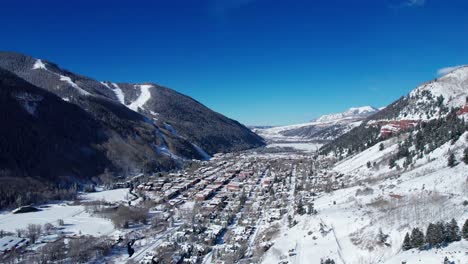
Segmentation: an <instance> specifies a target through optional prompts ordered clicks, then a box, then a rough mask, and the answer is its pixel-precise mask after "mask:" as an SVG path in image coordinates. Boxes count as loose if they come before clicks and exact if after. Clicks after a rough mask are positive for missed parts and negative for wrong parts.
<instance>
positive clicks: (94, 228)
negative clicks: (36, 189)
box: [0, 203, 114, 236]
mask: <svg viewBox="0 0 468 264" xmlns="http://www.w3.org/2000/svg"><path fill="white" fill-rule="evenodd" d="M40 209H41V211H39V212H34V213H24V214H13V213H4V214H1V215H0V230H5V231H10V232H15V230H16V229H24V228H26V227H27V226H28V225H29V224H39V225H44V224H46V223H51V224H53V225H54V226H58V224H57V221H58V220H59V219H63V221H64V223H65V226H63V228H64V229H63V232H64V233H65V234H69V235H72V234H79V233H81V234H88V235H95V236H101V235H108V234H111V233H112V232H113V231H114V226H113V225H112V223H111V222H110V221H109V220H107V219H103V218H99V217H95V216H91V215H90V214H88V213H87V212H85V207H84V206H81V205H78V206H73V205H67V204H64V203H62V204H51V205H47V206H46V207H41V208H40Z"/></svg>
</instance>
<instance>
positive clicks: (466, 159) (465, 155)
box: [463, 147, 468, 164]
mask: <svg viewBox="0 0 468 264" xmlns="http://www.w3.org/2000/svg"><path fill="white" fill-rule="evenodd" d="M463 162H465V164H468V147H466V148H465V150H464V151H463Z"/></svg>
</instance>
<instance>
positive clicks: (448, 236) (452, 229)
mask: <svg viewBox="0 0 468 264" xmlns="http://www.w3.org/2000/svg"><path fill="white" fill-rule="evenodd" d="M460 240H461V236H460V228H459V227H458V223H457V221H455V219H452V221H450V222H448V223H447V224H446V225H445V241H446V242H447V243H450V242H454V241H460Z"/></svg>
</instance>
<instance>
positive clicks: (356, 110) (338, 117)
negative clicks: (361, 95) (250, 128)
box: [255, 106, 378, 142]
mask: <svg viewBox="0 0 468 264" xmlns="http://www.w3.org/2000/svg"><path fill="white" fill-rule="evenodd" d="M377 112H378V109H376V108H374V107H371V106H363V107H353V108H350V109H349V110H347V111H345V112H343V113H337V114H329V115H324V116H321V117H319V118H318V119H315V120H312V121H311V122H310V123H305V124H298V125H290V126H282V127H273V128H267V129H257V130H255V131H256V132H257V133H258V134H259V135H261V136H263V137H264V138H266V139H269V140H270V141H281V140H283V141H296V140H299V141H304V140H307V141H317V142H328V141H330V140H333V139H335V138H336V137H338V136H340V135H342V134H344V133H346V132H348V131H349V130H350V129H352V128H354V127H356V126H358V125H359V124H360V121H361V120H363V119H365V118H366V117H368V116H370V115H372V114H375V113H377Z"/></svg>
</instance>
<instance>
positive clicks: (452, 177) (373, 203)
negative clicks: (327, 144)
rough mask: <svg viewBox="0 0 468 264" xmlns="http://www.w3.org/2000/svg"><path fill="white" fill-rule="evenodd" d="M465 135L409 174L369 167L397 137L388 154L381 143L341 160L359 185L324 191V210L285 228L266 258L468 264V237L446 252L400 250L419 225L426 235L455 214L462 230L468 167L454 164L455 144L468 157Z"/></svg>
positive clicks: (467, 210)
mask: <svg viewBox="0 0 468 264" xmlns="http://www.w3.org/2000/svg"><path fill="white" fill-rule="evenodd" d="M466 136H467V133H465V134H464V135H463V136H462V137H460V139H459V140H458V141H457V142H456V143H455V144H454V145H451V144H450V143H447V144H445V145H443V146H441V147H440V148H438V149H436V150H434V151H433V152H431V153H430V154H429V155H428V156H427V157H425V158H423V159H421V160H418V161H417V162H416V165H415V167H414V168H412V169H410V170H408V171H403V170H401V171H398V173H394V172H390V171H389V170H388V169H387V168H384V167H383V166H384V165H383V164H382V165H381V166H382V167H381V169H380V170H374V169H372V168H371V169H368V168H367V166H366V163H367V161H371V162H373V161H375V162H377V163H379V162H380V161H381V160H382V159H385V158H386V157H388V155H389V154H390V153H391V152H393V151H394V150H395V149H396V147H395V146H396V143H395V142H393V141H386V142H384V143H385V144H386V148H385V150H384V151H378V146H374V147H372V148H369V149H368V150H366V151H364V152H362V153H360V154H358V155H356V156H354V157H352V158H350V159H346V160H344V161H342V162H340V163H339V164H338V165H337V166H336V167H335V170H336V171H337V172H339V173H344V174H347V175H348V176H350V177H349V178H348V180H349V181H351V180H352V179H353V178H357V180H360V183H359V185H352V184H351V185H350V186H352V187H348V188H345V189H340V190H337V191H334V192H332V193H329V194H322V195H321V196H319V197H318V198H317V199H316V200H315V208H316V209H317V210H318V215H315V216H309V215H304V216H298V217H296V220H298V224H297V225H296V226H294V227H292V228H288V227H287V225H282V226H283V228H282V231H281V232H280V234H279V235H278V236H277V237H276V239H275V240H273V242H274V245H273V247H272V248H271V249H270V250H268V251H267V253H266V255H265V257H264V259H263V263H279V262H280V261H281V260H287V261H289V263H311V264H313V263H320V261H321V259H324V260H325V259H326V258H331V259H333V260H335V262H336V263H356V264H361V263H362V264H367V263H368V264H371V263H392V264H393V263H395V264H401V263H402V262H403V261H406V263H408V264H410V263H411V264H412V263H424V264H426V263H429V264H431V263H442V262H443V259H444V257H445V256H447V257H448V258H449V259H450V260H451V261H454V262H455V263H457V264H459V263H462V264H466V263H468V241H466V240H464V241H461V242H454V243H452V244H450V245H449V246H447V247H445V248H441V249H432V250H427V251H419V250H410V251H407V252H404V251H402V250H401V245H402V241H403V238H404V235H405V234H406V232H409V231H411V229H412V228H415V227H418V228H420V229H421V230H423V232H425V230H426V228H427V225H428V224H429V223H430V222H437V221H439V220H440V221H449V220H451V219H452V218H454V219H455V220H456V221H457V222H458V224H459V226H460V228H461V225H462V224H463V223H464V221H465V220H466V219H467V218H468V207H467V206H464V205H463V204H462V203H463V201H466V200H468V166H467V165H466V164H464V163H459V164H458V165H457V166H455V167H454V168H449V167H448V166H447V156H448V151H449V149H450V150H451V151H453V152H454V153H455V155H456V156H457V157H461V155H462V151H463V148H464V147H466V146H467V144H468V142H466ZM458 159H459V158H458ZM386 167H388V165H386ZM350 183H351V182H350ZM363 190H367V191H366V192H364V191H363ZM334 203H336V204H334ZM380 230H381V231H382V233H383V234H385V235H388V238H387V240H386V243H385V244H383V243H380V242H379V232H380ZM291 252H292V253H291Z"/></svg>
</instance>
